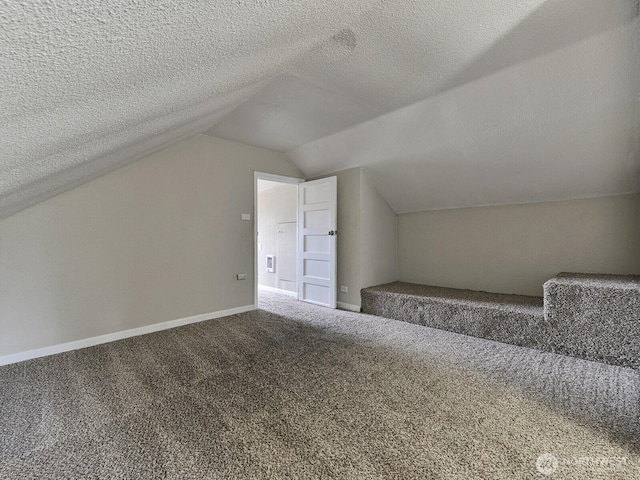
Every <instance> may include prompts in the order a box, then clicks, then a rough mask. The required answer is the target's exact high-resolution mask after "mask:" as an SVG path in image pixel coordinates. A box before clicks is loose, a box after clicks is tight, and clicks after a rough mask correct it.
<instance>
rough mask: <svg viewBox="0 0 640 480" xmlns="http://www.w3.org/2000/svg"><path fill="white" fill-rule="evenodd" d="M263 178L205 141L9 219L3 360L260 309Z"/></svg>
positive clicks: (279, 168)
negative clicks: (257, 187)
mask: <svg viewBox="0 0 640 480" xmlns="http://www.w3.org/2000/svg"><path fill="white" fill-rule="evenodd" d="M255 170H258V171H261V172H269V173H274V174H279V175H286V176H296V177H298V176H300V172H298V170H297V169H296V168H295V167H293V166H292V164H291V163H290V162H288V161H287V160H286V159H285V157H284V156H283V155H281V154H278V153H274V152H270V151H267V150H262V149H258V148H253V147H248V146H245V145H241V144H238V143H234V142H229V141H224V140H220V139H217V138H213V137H209V136H207V135H198V136H196V137H192V138H190V139H188V140H185V141H183V142H180V143H178V144H175V145H173V146H171V147H169V148H167V149H165V150H162V151H160V152H158V153H155V154H153V155H151V156H148V157H145V158H143V159H141V160H138V161H136V162H134V163H132V164H130V165H128V166H126V167H123V168H121V169H118V170H116V171H113V172H111V173H109V174H107V175H105V176H102V177H100V178H98V179H96V180H93V181H92V182H89V183H87V184H84V185H82V186H80V187H78V188H75V189H73V190H70V191H68V192H66V193H63V194H61V195H58V196H57V197H54V198H52V199H49V200H47V201H46V202H43V203H40V204H38V205H35V206H33V207H31V208H28V209H26V210H24V211H22V212H20V213H18V214H16V215H14V216H12V217H8V218H6V219H4V220H2V221H0V332H1V334H0V356H2V355H7V354H12V353H17V352H22V351H26V350H30V349H34V348H39V347H44V346H50V345H56V344H59V343H64V342H69V341H73V340H79V339H83V338H88V337H92V336H97V335H102V334H107V333H112V332H117V331H121V330H126V329H130V328H135V327H141V326H146V325H150V324H154V323H159V322H164V321H168V320H175V319H180V318H185V317H189V316H192V315H197V314H203V313H211V312H216V311H221V310H226V309H229V308H235V307H240V306H246V305H252V304H253V281H252V278H254V276H253V258H254V257H253V221H242V220H241V214H242V213H251V214H252V215H253V186H254V179H253V172H254V171H255ZM252 220H253V217H252ZM240 272H243V273H247V274H248V275H247V276H248V279H247V280H245V281H237V280H236V274H237V273H240Z"/></svg>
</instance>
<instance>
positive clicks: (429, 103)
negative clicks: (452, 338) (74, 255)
mask: <svg viewBox="0 0 640 480" xmlns="http://www.w3.org/2000/svg"><path fill="white" fill-rule="evenodd" d="M638 8H639V6H638V0H608V1H606V2H605V1H602V0H548V1H542V0H521V1H513V0H485V1H482V2H469V1H462V0H441V1H415V0H396V1H393V2H391V1H381V0H350V1H348V2H345V1H344V0H313V1H300V2H292V1H290V0H271V1H251V2H238V1H235V0H234V1H231V0H219V1H215V2H195V1H193V2H189V1H184V2H157V1H151V0H126V1H123V0H118V1H116V0H113V1H98V0H89V1H86V0H85V1H72V0H57V1H54V0H40V1H36V0H33V1H27V2H17V1H11V0H0V89H1V95H2V109H1V110H0V140H1V142H0V173H1V176H0V216H7V215H9V214H11V213H13V212H16V211H18V210H20V209H22V208H25V207H27V206H29V205H32V204H34V203H36V202H38V201H41V200H43V199H46V198H49V197H51V196H53V195H55V194H57V193H59V192H61V191H64V190H67V189H69V188H72V187H74V186H76V185H79V184H80V183H82V182H85V181H87V180H89V179H91V178H94V177H96V176H98V175H100V174H102V173H105V172H107V171H109V170H111V169H113V168H116V167H118V166H120V165H123V164H125V163H127V162H130V161H132V160H134V159H136V158H138V157H140V156H141V155H143V154H146V153H148V152H151V151H154V150H157V149H158V148H161V147H163V146H165V145H167V144H169V143H172V142H174V141H176V140H178V139H180V138H184V137H186V136H189V135H191V134H194V133H198V132H203V131H204V132H206V133H209V134H211V135H215V136H219V137H223V138H227V139H231V140H236V141H241V142H244V143H248V144H251V145H256V146H260V147H265V148H269V149H273V150H278V151H282V152H285V153H286V155H287V156H288V157H289V158H290V159H291V160H292V161H293V162H294V163H295V164H296V165H297V166H298V168H299V169H300V170H301V171H302V172H303V173H304V174H305V175H307V176H313V175H319V174H323V173H328V172H331V171H338V170H342V169H345V168H350V167H354V166H363V167H365V168H366V169H367V170H368V172H369V174H370V177H371V178H372V180H373V181H374V183H375V184H376V186H377V187H378V189H379V190H380V191H381V193H382V194H383V195H384V196H385V198H387V200H388V201H389V202H390V204H391V206H392V207H393V208H394V209H395V210H396V211H397V212H408V211H415V210H425V209H433V208H450V207H458V206H472V205H488V204H505V203H526V202H538V201H548V200H562V199H568V198H582V197H589V196H596V195H607V194H617V193H630V192H635V191H638V190H640V109H639V102H640V81H639V80H638V79H639V78H640V23H639V17H638Z"/></svg>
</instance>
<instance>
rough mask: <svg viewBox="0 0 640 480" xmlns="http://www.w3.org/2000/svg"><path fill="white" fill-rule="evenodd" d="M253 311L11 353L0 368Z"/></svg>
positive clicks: (247, 308) (220, 313) (207, 315)
mask: <svg viewBox="0 0 640 480" xmlns="http://www.w3.org/2000/svg"><path fill="white" fill-rule="evenodd" d="M255 309H256V306H255V305H245V306H244V307H237V308H230V309H228V310H220V311H218V312H212V313H202V314H200V315H194V316H192V317H187V318H180V319H178V320H169V321H167V322H162V323H154V324H152V325H146V326H144V327H138V328H132V329H130V330H122V331H120V332H114V333H107V334H105V335H99V336H97V337H91V338H85V339H82V340H75V341H73V342H68V343H61V344H59V345H52V346H50V347H43V348H36V349H34V350H27V351H26V352H19V353H13V354H11V355H5V356H2V357H0V366H2V365H9V364H11V363H17V362H23V361H25V360H31V359H33V358H39V357H48V356H49V355H55V354H56V353H63V352H69V351H71V350H79V349H81V348H86V347H93V346H94V345H100V344H102V343H109V342H115V341H116V340H123V339H125V338H130V337H137V336H139V335H145V334H147V333H153V332H159V331H160V330H168V329H170V328H175V327H181V326H183V325H189V324H191V323H198V322H203V321H205V320H213V319H214V318H221V317H226V316H229V315H235V314H237V313H244V312H249V311H251V310H255Z"/></svg>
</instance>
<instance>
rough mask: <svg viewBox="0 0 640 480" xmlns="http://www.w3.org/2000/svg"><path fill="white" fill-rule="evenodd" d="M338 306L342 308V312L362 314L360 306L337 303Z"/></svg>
mask: <svg viewBox="0 0 640 480" xmlns="http://www.w3.org/2000/svg"><path fill="white" fill-rule="evenodd" d="M336 303H337V304H338V308H341V309H342V310H349V311H351V312H360V306H359V305H353V304H351V303H344V302H336Z"/></svg>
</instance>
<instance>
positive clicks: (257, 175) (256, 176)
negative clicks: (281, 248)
mask: <svg viewBox="0 0 640 480" xmlns="http://www.w3.org/2000/svg"><path fill="white" fill-rule="evenodd" d="M258 180H269V181H271V182H280V183H289V184H294V185H298V184H300V183H303V182H304V179H303V178H296V177H285V176H283V175H275V174H273V173H265V172H257V171H254V172H253V303H254V304H255V306H256V308H258ZM296 258H297V255H296ZM296 290H297V282H296Z"/></svg>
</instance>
